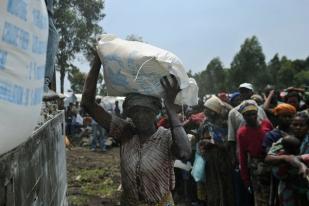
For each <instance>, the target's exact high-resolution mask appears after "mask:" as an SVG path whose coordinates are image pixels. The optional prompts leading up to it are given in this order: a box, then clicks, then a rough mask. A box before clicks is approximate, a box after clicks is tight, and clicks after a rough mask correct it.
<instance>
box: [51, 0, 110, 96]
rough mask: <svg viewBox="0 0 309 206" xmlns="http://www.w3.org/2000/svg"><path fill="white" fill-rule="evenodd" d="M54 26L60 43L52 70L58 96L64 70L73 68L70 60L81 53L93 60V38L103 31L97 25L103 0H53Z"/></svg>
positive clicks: (62, 83)
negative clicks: (56, 75)
mask: <svg viewBox="0 0 309 206" xmlns="http://www.w3.org/2000/svg"><path fill="white" fill-rule="evenodd" d="M54 4H55V6H54V17H55V26H56V28H57V30H58V33H59V36H60V41H59V51H58V54H57V60H56V67H57V69H58V70H59V71H60V83H61V86H60V87H61V93H63V90H64V89H63V86H64V77H65V74H66V72H67V71H69V70H72V69H74V65H73V63H72V60H74V59H75V57H76V55H77V54H80V53H81V54H83V55H84V56H85V57H86V59H87V60H88V61H90V60H91V59H92V57H93V52H94V50H93V46H94V42H95V41H96V39H95V37H96V35H98V34H101V33H102V32H103V30H102V28H101V27H100V26H99V25H98V22H99V21H100V20H101V19H103V17H104V14H103V13H102V10H103V8H104V2H103V0H87V1H85V0H56V1H55V3H54Z"/></svg>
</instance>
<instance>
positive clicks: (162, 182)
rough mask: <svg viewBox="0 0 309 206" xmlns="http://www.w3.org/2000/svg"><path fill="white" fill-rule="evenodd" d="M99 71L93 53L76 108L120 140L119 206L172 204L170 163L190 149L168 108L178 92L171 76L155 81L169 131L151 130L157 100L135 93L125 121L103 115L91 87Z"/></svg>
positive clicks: (128, 100)
mask: <svg viewBox="0 0 309 206" xmlns="http://www.w3.org/2000/svg"><path fill="white" fill-rule="evenodd" d="M100 67H101V61H100V59H99V57H98V55H96V56H95V58H94V61H93V64H92V68H91V70H90V72H89V74H88V76H87V78H86V81H85V86H84V91H83V98H82V105H83V106H84V107H85V109H86V110H87V112H88V113H89V114H90V115H91V116H92V117H93V118H94V119H95V120H96V121H97V122H98V123H99V124H100V125H101V126H103V127H104V128H106V129H107V130H109V133H110V136H113V137H114V138H116V139H117V140H118V141H119V142H120V160H121V161H120V162H121V163H120V164H121V182H122V188H123V193H122V198H121V205H128V206H131V205H134V206H141V205H155V206H161V205H162V206H172V205H174V202H173V198H172V195H171V190H172V189H173V188H174V185H175V176H174V168H173V166H174V160H175V159H176V158H177V159H183V160H184V159H189V158H190V155H191V146H190V143H189V141H188V138H187V135H186V133H185V131H184V129H183V127H182V124H181V123H180V121H179V119H178V117H177V114H176V108H175V105H174V101H175V97H176V95H177V93H178V92H179V91H180V89H179V86H178V83H177V80H176V78H175V77H174V76H172V79H173V83H172V84H170V82H169V80H168V79H167V77H164V78H162V79H161V85H162V86H163V88H164V90H165V93H166V96H165V98H164V104H165V108H166V111H167V114H168V117H169V122H170V125H171V129H165V128H163V127H159V128H156V126H155V119H156V115H157V114H158V112H159V111H160V109H161V100H160V99H158V98H155V97H151V96H145V95H141V94H135V93H133V94H129V95H127V96H126V99H125V101H124V103H123V110H124V113H125V115H126V116H127V117H129V118H130V120H129V121H127V120H123V119H120V118H119V117H117V116H115V115H111V114H109V113H108V112H107V111H105V110H104V109H103V108H102V107H100V106H99V105H97V104H96V103H95V95H96V84H97V79H98V74H99V71H100Z"/></svg>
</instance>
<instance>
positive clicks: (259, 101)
mask: <svg viewBox="0 0 309 206" xmlns="http://www.w3.org/2000/svg"><path fill="white" fill-rule="evenodd" d="M251 99H253V100H254V101H255V102H256V103H257V104H258V105H261V104H263V102H264V100H263V97H262V96H261V95H258V94H254V95H252V96H251Z"/></svg>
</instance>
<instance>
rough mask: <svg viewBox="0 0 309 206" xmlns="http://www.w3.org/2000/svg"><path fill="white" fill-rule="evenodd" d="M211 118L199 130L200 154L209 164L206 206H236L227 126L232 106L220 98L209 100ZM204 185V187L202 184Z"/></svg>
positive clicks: (207, 169) (207, 114) (199, 184)
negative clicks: (227, 141) (227, 143)
mask: <svg viewBox="0 0 309 206" xmlns="http://www.w3.org/2000/svg"><path fill="white" fill-rule="evenodd" d="M204 106H205V115H206V117H207V119H206V120H205V121H204V123H203V124H202V126H201V127H200V128H199V131H200V137H201V138H200V139H201V141H200V142H199V150H198V151H199V152H200V154H201V155H202V157H203V158H204V160H205V162H206V165H207V166H206V167H205V174H206V178H205V183H198V186H199V187H198V189H199V188H202V187H203V186H204V188H205V193H206V194H205V197H204V199H206V201H205V202H206V205H222V206H234V190H233V178H232V172H233V167H232V164H231V161H229V158H228V150H227V148H226V145H225V144H224V143H225V142H226V136H227V125H226V124H225V123H224V119H226V117H227V114H228V111H229V110H230V108H231V107H230V106H229V105H227V104H226V103H225V102H223V101H221V99H219V98H218V97H216V96H212V97H211V98H209V99H208V100H206V102H205V104H204ZM202 184H204V185H202Z"/></svg>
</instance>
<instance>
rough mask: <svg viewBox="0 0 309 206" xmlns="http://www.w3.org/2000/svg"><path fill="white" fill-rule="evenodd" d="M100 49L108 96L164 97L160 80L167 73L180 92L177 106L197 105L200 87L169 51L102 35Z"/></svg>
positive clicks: (99, 42)
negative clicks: (139, 95) (172, 77)
mask: <svg viewBox="0 0 309 206" xmlns="http://www.w3.org/2000/svg"><path fill="white" fill-rule="evenodd" d="M97 50H98V53H99V56H100V59H101V60H102V61H103V67H104V80H105V84H106V86H107V91H108V94H109V95H111V96H125V95H126V94H128V93H140V94H144V95H150V96H155V97H162V96H163V88H162V86H161V84H160V79H161V78H162V77H163V76H166V75H168V74H173V75H175V76H176V78H177V81H178V83H179V86H180V89H182V91H180V92H179V93H178V95H177V97H176V100H175V103H176V104H179V105H181V104H187V105H196V104H197V101H198V87H197V84H196V82H195V80H194V79H192V78H189V77H188V75H187V73H186V71H185V68H184V66H183V64H182V62H181V61H180V59H179V58H178V57H177V56H175V55H174V54H172V53H171V52H168V51H166V50H163V49H160V48H157V47H154V46H152V45H149V44H146V43H142V42H137V41H126V40H122V39H119V38H116V37H115V36H112V35H101V36H100V38H99V40H98V46H97Z"/></svg>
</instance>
